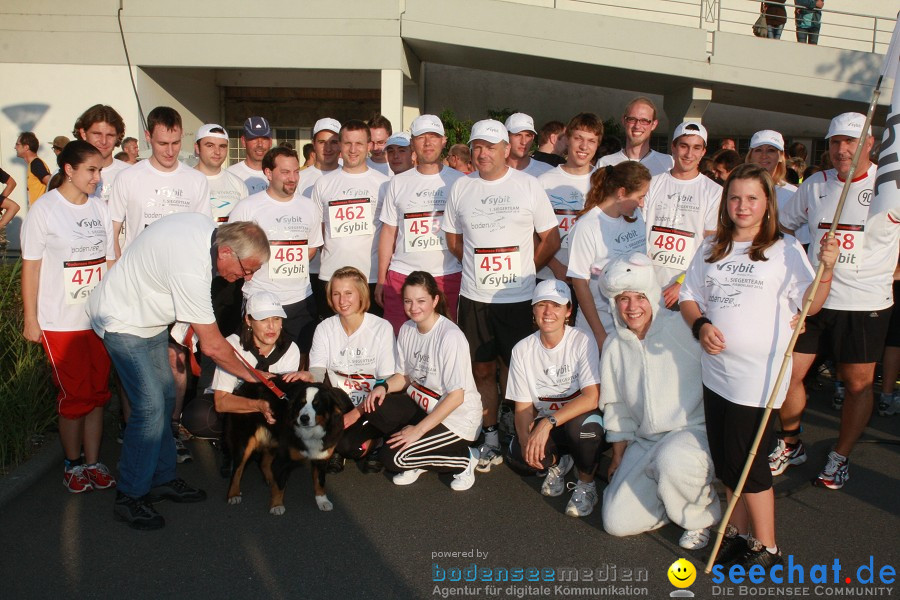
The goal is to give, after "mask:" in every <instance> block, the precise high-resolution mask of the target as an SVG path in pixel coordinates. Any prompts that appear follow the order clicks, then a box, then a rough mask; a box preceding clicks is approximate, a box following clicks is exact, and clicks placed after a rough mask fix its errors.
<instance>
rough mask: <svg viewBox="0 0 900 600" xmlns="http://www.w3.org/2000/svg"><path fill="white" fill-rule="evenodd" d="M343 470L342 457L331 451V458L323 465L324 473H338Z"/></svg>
mask: <svg viewBox="0 0 900 600" xmlns="http://www.w3.org/2000/svg"><path fill="white" fill-rule="evenodd" d="M343 470H344V457H343V456H341V455H340V454H338V453H337V452H333V453H332V454H331V458H329V459H328V463H327V464H326V465H325V472H326V473H340V472H341V471H343Z"/></svg>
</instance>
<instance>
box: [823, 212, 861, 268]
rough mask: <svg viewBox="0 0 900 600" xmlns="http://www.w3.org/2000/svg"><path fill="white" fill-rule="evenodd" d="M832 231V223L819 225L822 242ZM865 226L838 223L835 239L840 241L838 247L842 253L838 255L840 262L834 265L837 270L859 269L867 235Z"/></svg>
mask: <svg viewBox="0 0 900 600" xmlns="http://www.w3.org/2000/svg"><path fill="white" fill-rule="evenodd" d="M829 229H831V223H819V231H821V232H822V237H821V238H820V240H819V241H820V243H821V240H823V239H825V236H826V235H828V230H829ZM865 230H866V226H865V225H846V224H844V223H838V226H837V228H836V229H835V230H834V239H836V240H837V241H838V247H839V249H840V251H841V253H840V254H839V255H838V261H837V263H836V264H835V265H834V268H835V269H853V270H856V269H859V267H860V262H861V261H862V249H863V240H865V235H866V231H865Z"/></svg>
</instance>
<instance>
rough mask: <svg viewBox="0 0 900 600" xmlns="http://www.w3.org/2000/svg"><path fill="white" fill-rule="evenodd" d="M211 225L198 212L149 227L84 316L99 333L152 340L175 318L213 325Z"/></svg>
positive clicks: (105, 280) (213, 226)
mask: <svg viewBox="0 0 900 600" xmlns="http://www.w3.org/2000/svg"><path fill="white" fill-rule="evenodd" d="M143 162H146V161H143ZM138 164H141V163H138ZM194 172H195V173H197V171H194ZM197 174H198V175H200V176H201V177H203V175H202V174H201V173H197ZM203 182H204V184H205V183H206V177H203ZM206 205H207V206H209V203H208V202H206ZM215 229H216V224H215V223H214V222H213V220H212V219H211V218H210V217H208V216H206V215H201V214H198V213H181V214H174V215H169V216H167V217H164V218H162V219H160V220H159V222H157V223H154V224H153V225H152V226H151V227H148V228H147V230H146V231H144V233H142V234H141V235H140V236H139V237H138V238H137V239H136V240H135V241H134V243H133V244H132V245H131V246H129V247H128V250H126V251H125V252H123V253H122V256H121V258H119V261H118V262H117V263H116V265H115V267H114V268H112V269H110V271H109V273H108V274H107V275H106V277H104V278H103V280H102V281H101V282H100V285H99V286H97V288H96V289H95V290H94V291H93V293H91V297H90V300H88V315H89V316H90V319H91V327H92V328H93V330H94V331H96V332H97V335H99V336H100V337H103V335H104V334H105V333H106V332H107V331H112V332H116V333H127V334H130V335H134V336H137V337H141V338H150V337H153V336H154V335H157V334H159V333H161V332H163V331H165V330H166V327H167V326H168V325H169V324H171V323H174V322H175V321H181V322H183V323H200V324H209V323H215V322H216V316H215V314H213V308H212V298H211V297H210V286H211V284H212V278H213V264H212V255H211V249H212V233H213V231H215Z"/></svg>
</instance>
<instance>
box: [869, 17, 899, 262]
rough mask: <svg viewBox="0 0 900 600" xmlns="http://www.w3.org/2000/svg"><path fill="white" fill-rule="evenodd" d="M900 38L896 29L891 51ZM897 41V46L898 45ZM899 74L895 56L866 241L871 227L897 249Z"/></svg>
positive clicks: (896, 49)
mask: <svg viewBox="0 0 900 600" xmlns="http://www.w3.org/2000/svg"><path fill="white" fill-rule="evenodd" d="M898 22H900V21H898ZM897 37H898V36H897V28H895V29H894V39H893V41H891V48H893V49H894V50H895V51H900V42H898V40H897ZM895 42H898V43H896V44H895ZM885 66H887V65H885ZM898 71H900V58H897V57H895V58H894V64H893V66H892V68H891V70H890V74H889V76H890V77H891V78H892V79H894V93H893V94H892V95H891V110H890V113H889V114H888V118H887V121H886V122H885V124H884V138H883V139H882V141H881V152H880V153H879V155H878V171H877V173H876V175H875V186H874V187H875V190H874V191H875V197H874V198H873V199H872V202H871V205H870V206H869V217H868V219H867V220H866V236H867V237H866V240H867V241H868V239H869V237H868V236H869V235H870V234H869V230H870V224H871V226H872V227H871V228H872V229H873V234H875V235H880V234H879V232H880V231H881V232H882V233H883V234H884V235H886V236H888V238H889V239H891V240H893V241H892V242H890V243H892V244H893V245H894V246H895V247H896V245H897V239H898V236H900V81H898V80H897V75H898ZM882 230H883V231H882ZM891 236H893V237H891ZM873 239H874V238H873Z"/></svg>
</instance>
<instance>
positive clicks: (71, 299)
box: [63, 258, 106, 304]
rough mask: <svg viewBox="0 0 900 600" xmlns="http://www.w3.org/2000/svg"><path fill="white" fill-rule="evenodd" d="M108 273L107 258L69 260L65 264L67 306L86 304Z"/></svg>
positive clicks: (64, 281) (64, 280)
mask: <svg viewBox="0 0 900 600" xmlns="http://www.w3.org/2000/svg"><path fill="white" fill-rule="evenodd" d="M105 271H106V258H91V259H88V260H68V261H65V262H64V263H63V283H64V284H65V291H66V304H84V303H85V302H87V299H88V297H89V296H90V295H91V292H92V291H93V289H94V288H95V287H97V284H99V283H100V280H101V279H102V278H103V273H104V272H105Z"/></svg>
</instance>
